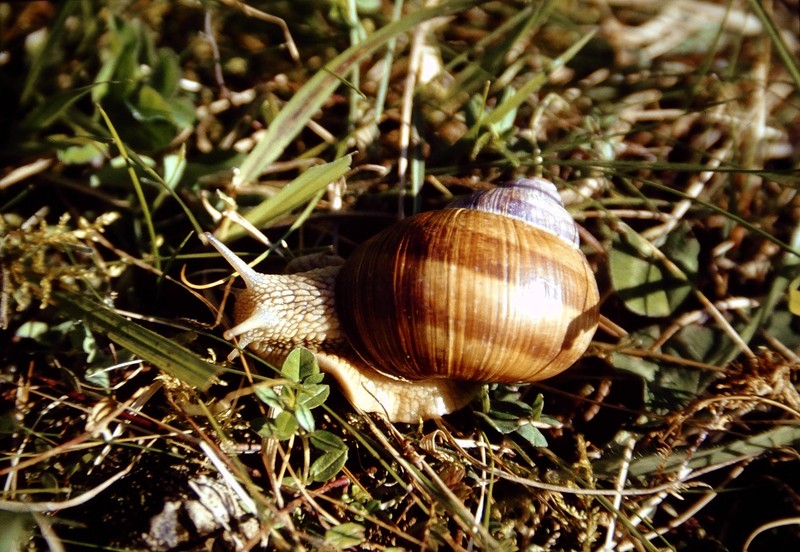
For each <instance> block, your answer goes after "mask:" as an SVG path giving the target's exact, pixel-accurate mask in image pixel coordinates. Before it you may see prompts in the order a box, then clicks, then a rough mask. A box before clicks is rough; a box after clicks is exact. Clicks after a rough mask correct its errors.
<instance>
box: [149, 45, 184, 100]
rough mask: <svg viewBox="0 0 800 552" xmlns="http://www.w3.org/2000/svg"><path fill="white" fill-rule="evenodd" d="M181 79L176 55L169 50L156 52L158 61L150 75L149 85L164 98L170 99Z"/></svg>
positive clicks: (163, 49)
mask: <svg viewBox="0 0 800 552" xmlns="http://www.w3.org/2000/svg"><path fill="white" fill-rule="evenodd" d="M180 79H181V66H180V60H179V59H178V54H176V53H175V52H173V51H172V50H170V49H169V48H161V49H159V51H158V59H157V60H156V63H155V64H154V66H153V73H152V74H151V75H150V85H151V86H152V87H153V88H154V89H156V90H157V91H158V92H159V94H161V95H162V96H163V97H165V98H170V97H172V95H173V94H175V92H176V91H177V90H178V83H179V81H180Z"/></svg>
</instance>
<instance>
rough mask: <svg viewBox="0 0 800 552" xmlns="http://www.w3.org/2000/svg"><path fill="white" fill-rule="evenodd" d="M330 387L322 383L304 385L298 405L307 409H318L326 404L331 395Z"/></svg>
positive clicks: (298, 397)
mask: <svg viewBox="0 0 800 552" xmlns="http://www.w3.org/2000/svg"><path fill="white" fill-rule="evenodd" d="M330 393H331V389H330V387H329V386H328V385H324V384H320V383H304V384H303V387H302V389H300V390H299V392H298V394H297V404H298V405H301V406H304V407H306V408H317V407H318V406H320V405H322V404H324V403H325V401H326V400H327V399H328V395H330Z"/></svg>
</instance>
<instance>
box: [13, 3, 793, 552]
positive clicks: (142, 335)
mask: <svg viewBox="0 0 800 552" xmlns="http://www.w3.org/2000/svg"><path fill="white" fill-rule="evenodd" d="M799 9H800V6H798V2H797V0H783V1H778V0H774V1H771V2H762V1H759V0H750V1H744V0H732V1H730V2H722V1H721V0H674V1H671V2H654V1H652V0H636V1H627V2H619V1H616V0H612V1H607V2H592V1H588V0H574V1H568V2H554V1H552V0H543V1H527V0H496V1H488V2H481V1H474V0H449V1H436V0H430V1H422V0H418V1H407V2H404V1H402V0H395V1H394V2H390V1H388V0H386V1H383V2H381V1H379V0H361V1H359V0H347V1H345V0H340V1H329V2H312V1H309V0H301V1H295V2H293V1H283V0H278V1H270V2H266V1H256V0H251V1H249V2H246V3H245V2H241V1H239V0H180V1H169V0H110V1H106V2H101V1H98V0H71V1H66V2H11V3H3V4H0V75H1V76H2V81H3V88H4V90H3V95H4V105H3V106H2V108H0V126H1V127H2V128H3V129H5V132H3V133H2V134H1V135H0V141H2V144H1V145H0V205H2V209H1V210H0V270H2V273H1V274H0V284H1V287H0V328H1V329H0V340H2V344H0V357H1V358H2V364H0V398H1V399H0V400H2V403H0V404H2V418H0V419H1V420H2V424H1V427H2V433H1V434H0V443H2V449H1V450H2V456H0V475H2V478H3V492H2V497H0V526H2V527H4V528H5V529H4V531H2V533H3V534H2V535H0V540H2V546H3V548H4V549H24V548H27V549H51V550H63V549H73V548H75V549H77V548H82V547H98V548H102V549H117V550H131V549H148V550H169V549H183V550H194V549H208V548H211V547H212V546H213V547H215V549H237V550H238V549H263V548H268V549H286V550H289V549H291V550H297V549H345V548H353V549H372V550H375V549H377V550H385V549H396V550H399V549H424V550H430V549H443V550H446V549H453V550H472V549H485V550H620V551H625V550H670V549H674V550H678V549H680V550H692V549H698V550H720V551H722V550H742V549H745V550H751V551H753V550H776V549H787V546H789V545H788V543H795V544H796V543H797V542H800V491H798V489H800V475H799V474H800V470H798V464H799V463H800V460H799V459H798V450H799V449H798V443H800V394H798V378H799V377H800V374H799V370H798V367H799V366H800V358H798V354H799V353H798V347H800V338H799V335H800V320H798V318H797V314H795V313H797V312H800V306H798V303H800V299H799V298H798V297H797V293H798V292H797V290H796V288H797V284H796V282H797V279H798V278H800V268H799V267H798V261H800V198H798V195H797V189H798V187H799V185H800V170H799V168H800V146H798V144H800V64H799V63H798V59H800V39H798V37H799V36H800V20H798V17H797V13H798V10H799ZM524 175H529V176H530V175H539V176H544V177H546V178H548V179H550V180H552V181H553V182H555V183H556V184H557V185H558V187H559V189H560V190H561V193H562V198H563V199H564V201H565V203H566V204H567V206H568V208H569V209H570V211H571V212H572V214H573V215H574V217H575V219H576V221H578V223H579V224H580V227H581V239H582V249H583V251H584V252H585V253H586V255H587V257H588V259H589V261H590V264H591V265H592V268H593V269H594V271H595V273H596V274H597V278H598V283H599V286H600V290H601V300H602V305H601V314H602V321H601V327H600V330H599V331H598V332H597V335H596V336H595V339H594V342H593V344H592V346H591V347H590V349H589V351H588V352H587V354H586V355H585V357H584V358H583V359H582V360H581V361H580V362H579V363H578V364H577V365H576V366H575V367H573V368H572V369H570V370H568V371H567V372H565V373H564V374H562V375H560V376H558V377H556V378H554V379H551V380H548V381H545V382H541V383H537V384H532V385H523V386H509V385H497V384H493V385H487V386H486V389H485V391H484V392H483V393H482V395H481V396H480V397H479V399H477V400H475V401H474V402H473V403H472V404H471V405H470V406H469V407H468V408H466V409H464V410H462V411H460V412H458V413H456V414H453V415H450V416H448V417H446V418H445V419H443V420H436V421H429V422H425V423H421V424H418V425H409V424H390V423H388V422H387V421H386V420H385V419H383V418H382V417H381V416H379V415H365V414H363V413H358V412H355V411H354V410H353V408H352V407H351V406H350V405H349V404H348V403H347V401H346V400H345V399H344V398H343V397H342V396H341V394H340V393H339V391H338V390H337V388H336V386H335V385H333V384H332V383H331V381H330V379H329V378H328V377H326V376H325V375H323V374H321V373H320V371H319V368H318V366H317V365H316V362H315V360H314V358H313V355H310V354H308V352H307V351H304V350H298V351H296V352H295V353H293V354H292V355H291V356H290V358H289V359H287V361H286V363H285V364H284V365H283V366H269V365H268V364H266V363H265V362H263V361H261V360H259V359H257V358H255V357H252V356H250V355H248V354H242V355H240V356H238V357H236V358H234V357H235V355H230V353H231V351H232V350H233V348H234V345H233V344H231V343H229V342H227V341H225V340H224V339H222V334H223V332H224V330H225V329H226V328H228V327H230V324H231V321H230V315H229V304H230V303H231V300H229V299H230V290H231V281H230V280H228V279H227V278H228V276H230V269H229V268H227V267H226V264H225V263H224V262H223V261H221V260H220V259H219V257H218V255H217V254H216V253H214V252H212V251H211V250H210V248H208V247H207V246H205V245H204V244H203V243H202V242H201V240H200V239H198V236H199V235H201V234H202V233H203V232H207V231H213V232H214V233H215V234H216V235H217V236H218V237H220V239H223V240H225V241H227V242H228V243H230V244H232V247H234V248H235V249H236V250H237V252H239V253H241V254H242V256H243V257H244V258H246V259H247V260H248V261H250V260H254V259H255V258H256V257H257V256H259V255H261V254H262V253H264V252H265V251H266V252H268V255H266V259H265V260H263V261H262V262H261V264H260V265H259V270H261V271H262V272H271V271H272V272H279V271H280V270H282V269H283V268H284V266H285V265H286V263H287V261H288V260H289V259H292V258H295V257H296V256H299V255H302V254H305V253H315V252H320V251H322V252H328V251H332V250H334V251H336V252H337V253H340V254H342V255H344V256H346V255H347V254H348V253H349V252H350V251H352V249H353V248H354V246H355V245H357V244H359V243H361V242H363V241H364V240H366V239H367V238H368V237H369V236H371V235H373V234H374V233H375V232H377V230H378V229H380V228H383V227H385V226H386V225H388V224H389V223H391V222H392V221H393V220H395V219H396V218H397V214H398V212H402V213H405V214H410V213H412V212H417V211H422V210H429V209H434V208H438V207H441V206H443V205H445V204H446V203H447V202H448V201H449V200H450V199H451V198H452V196H454V195H461V194H464V193H466V192H468V191H470V190H472V189H476V188H481V187H486V186H489V185H490V184H492V183H498V182H502V181H503V180H506V179H509V178H512V177H514V176H524ZM232 286H233V288H235V287H237V286H238V284H237V283H236V281H235V280H234V281H233V283H232Z"/></svg>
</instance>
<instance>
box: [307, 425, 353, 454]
mask: <svg viewBox="0 0 800 552" xmlns="http://www.w3.org/2000/svg"><path fill="white" fill-rule="evenodd" d="M309 439H310V440H311V444H312V445H313V446H314V447H315V448H317V449H319V450H322V451H326V452H330V451H339V450H345V451H346V450H347V445H345V444H344V441H342V439H341V438H340V437H339V436H338V435H335V434H333V433H331V432H330V431H325V430H324V429H320V430H318V431H315V432H314V433H312V434H311V435H309Z"/></svg>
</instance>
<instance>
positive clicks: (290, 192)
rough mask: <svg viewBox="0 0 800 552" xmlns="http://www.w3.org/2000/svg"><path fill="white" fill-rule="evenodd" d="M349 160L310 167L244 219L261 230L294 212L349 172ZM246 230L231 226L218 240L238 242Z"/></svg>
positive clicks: (339, 160) (347, 156)
mask: <svg viewBox="0 0 800 552" xmlns="http://www.w3.org/2000/svg"><path fill="white" fill-rule="evenodd" d="M350 161H351V157H350V156H349V155H346V156H344V157H341V158H339V159H337V160H336V161H333V162H332V163H326V164H324V165H317V166H316V167H311V168H309V169H308V170H307V171H305V172H304V173H302V174H301V175H300V176H298V177H297V178H295V179H294V180H292V181H291V182H290V183H289V184H287V185H286V186H284V187H283V188H281V190H280V191H279V192H278V193H277V194H275V195H274V196H272V197H271V198H269V199H267V200H266V201H264V202H263V203H261V204H259V205H257V206H255V207H253V208H252V209H251V210H250V211H249V212H248V213H247V215H246V216H245V218H246V219H247V220H248V221H249V222H251V223H252V224H253V225H254V226H256V227H263V226H265V225H266V224H267V223H268V222H270V221H272V220H274V219H275V218H277V217H279V216H281V215H283V214H285V213H288V212H290V211H292V210H293V209H296V208H297V207H299V206H300V205H302V204H304V203H305V202H307V201H309V200H310V199H311V198H313V197H314V196H315V195H317V194H318V193H319V192H320V191H321V190H323V189H324V188H325V186H327V185H328V184H330V183H331V182H333V181H334V180H336V179H337V178H341V177H342V176H344V174H345V173H346V172H347V171H348V170H350ZM245 233H246V230H245V229H244V228H242V227H241V226H238V225H237V226H231V227H229V228H228V230H227V232H225V233H223V234H222V235H220V236H219V238H220V239H221V240H223V241H226V240H234V239H236V238H241V237H242V236H244V235H245Z"/></svg>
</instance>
